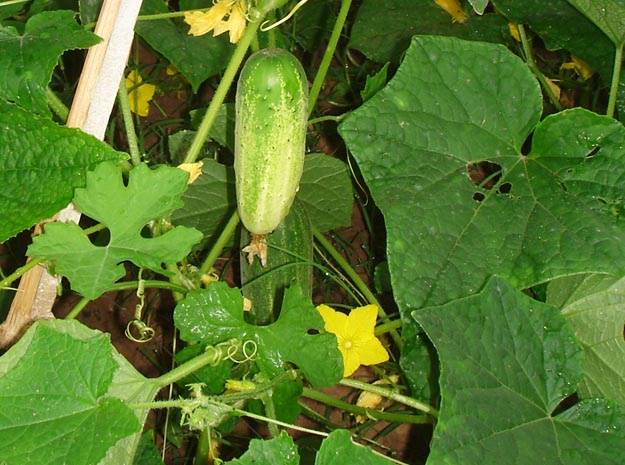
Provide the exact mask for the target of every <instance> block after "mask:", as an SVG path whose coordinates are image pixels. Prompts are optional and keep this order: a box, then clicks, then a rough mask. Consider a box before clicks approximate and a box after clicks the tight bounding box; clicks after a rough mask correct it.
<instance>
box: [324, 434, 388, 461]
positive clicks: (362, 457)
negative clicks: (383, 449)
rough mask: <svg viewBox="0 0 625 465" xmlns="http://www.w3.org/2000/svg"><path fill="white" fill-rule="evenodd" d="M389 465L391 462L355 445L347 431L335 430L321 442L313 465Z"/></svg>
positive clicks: (366, 448)
mask: <svg viewBox="0 0 625 465" xmlns="http://www.w3.org/2000/svg"><path fill="white" fill-rule="evenodd" d="M339 463H341V464H348V463H349V464H358V465H389V464H390V463H391V462H390V461H389V460H387V459H385V458H384V457H382V456H380V455H376V454H375V453H373V451H372V450H371V449H369V448H368V447H364V446H361V445H359V444H355V443H354V442H353V441H352V440H351V439H350V437H349V431H347V430H344V429H337V430H335V431H333V432H332V433H330V435H329V436H328V437H327V438H326V439H324V440H323V443H322V444H321V448H320V449H319V452H318V453H317V458H316V459H315V465H335V464H339Z"/></svg>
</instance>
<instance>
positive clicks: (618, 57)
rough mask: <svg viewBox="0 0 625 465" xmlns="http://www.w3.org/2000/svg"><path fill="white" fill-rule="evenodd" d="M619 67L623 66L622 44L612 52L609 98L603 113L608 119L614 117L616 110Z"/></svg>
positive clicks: (619, 75)
mask: <svg viewBox="0 0 625 465" xmlns="http://www.w3.org/2000/svg"><path fill="white" fill-rule="evenodd" d="M621 66H623V44H620V45H617V46H616V51H615V52H614V69H613V71H612V83H611V84H610V97H609V99H608V108H607V110H606V113H605V114H606V115H607V116H609V117H610V118H612V117H613V116H614V109H615V108H616V97H617V95H618V86H619V83H620V81H621Z"/></svg>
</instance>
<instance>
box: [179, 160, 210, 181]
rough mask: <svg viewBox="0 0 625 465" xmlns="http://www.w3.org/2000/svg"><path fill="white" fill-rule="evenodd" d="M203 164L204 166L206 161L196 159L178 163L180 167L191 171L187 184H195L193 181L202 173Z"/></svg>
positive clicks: (188, 171)
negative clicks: (191, 161) (192, 161)
mask: <svg viewBox="0 0 625 465" xmlns="http://www.w3.org/2000/svg"><path fill="white" fill-rule="evenodd" d="M202 166H204V162H202V161H196V162H195V163H181V164H179V165H178V169H180V170H182V171H186V172H187V173H189V180H188V181H187V184H193V181H195V180H196V179H197V178H199V177H200V175H201V174H202Z"/></svg>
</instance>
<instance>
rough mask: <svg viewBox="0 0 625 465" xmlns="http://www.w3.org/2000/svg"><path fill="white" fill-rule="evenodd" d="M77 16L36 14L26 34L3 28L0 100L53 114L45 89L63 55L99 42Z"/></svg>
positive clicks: (67, 13) (0, 29) (55, 12)
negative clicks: (80, 22) (77, 19)
mask: <svg viewBox="0 0 625 465" xmlns="http://www.w3.org/2000/svg"><path fill="white" fill-rule="evenodd" d="M75 16H76V14H75V13H74V12H73V11H64V10H60V11H49V12H48V11H46V12H43V13H40V14H37V15H35V16H33V17H32V18H30V19H29V20H28V22H27V23H26V28H25V30H24V34H19V33H18V32H17V31H16V30H15V29H14V28H12V27H3V26H1V25H0V50H2V53H0V76H2V78H1V79H0V97H3V98H5V99H7V100H11V101H14V102H15V103H17V104H18V105H20V106H22V107H24V108H27V109H29V110H31V111H33V112H35V113H38V114H41V115H50V110H49V109H48V98H47V93H46V89H47V86H48V83H49V82H50V78H51V77H52V71H53V70H54V67H55V66H56V64H57V62H58V60H59V57H60V56H61V54H63V52H65V51H66V50H72V49H76V48H87V47H91V46H92V45H95V44H97V43H98V42H99V41H100V39H99V38H98V37H97V36H96V35H94V34H92V33H91V32H89V31H87V30H85V29H84V28H82V27H81V26H79V25H78V23H76V21H75V18H74V17H75ZM3 132H4V130H3Z"/></svg>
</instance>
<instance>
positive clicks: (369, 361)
mask: <svg viewBox="0 0 625 465" xmlns="http://www.w3.org/2000/svg"><path fill="white" fill-rule="evenodd" d="M354 349H355V351H357V352H358V356H359V359H360V364H361V365H376V364H378V363H382V362H386V361H387V360H388V359H389V356H388V352H387V351H386V349H385V348H384V346H383V345H382V343H381V342H380V340H379V339H378V338H376V337H372V338H371V339H368V340H364V341H362V340H361V341H358V342H357V343H356V344H355V347H354Z"/></svg>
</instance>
